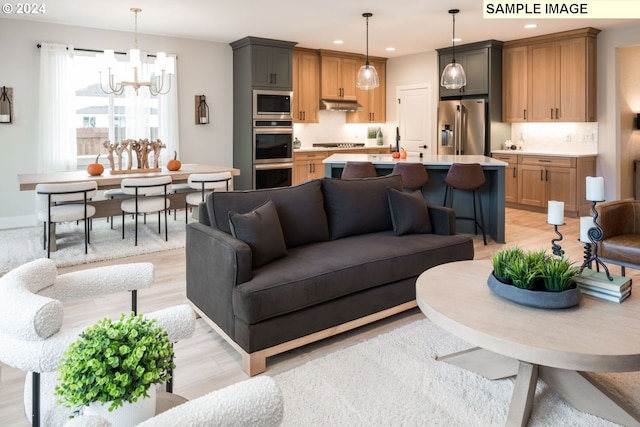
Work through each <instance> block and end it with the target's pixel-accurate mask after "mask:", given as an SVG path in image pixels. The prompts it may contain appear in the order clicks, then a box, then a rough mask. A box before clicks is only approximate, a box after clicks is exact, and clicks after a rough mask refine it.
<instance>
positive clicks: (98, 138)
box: [73, 51, 159, 166]
mask: <svg viewBox="0 0 640 427" xmlns="http://www.w3.org/2000/svg"><path fill="white" fill-rule="evenodd" d="M123 59H124V58H123ZM122 64H123V65H124V62H123V63H122ZM101 65H102V64H101V60H100V59H99V57H97V55H96V54H95V53H90V52H78V51H76V52H75V53H74V57H73V73H74V76H73V82H74V83H73V84H74V88H73V89H74V93H75V96H74V99H73V110H74V111H75V120H74V123H75V129H76V144H77V153H78V165H79V166H82V165H86V164H87V163H90V162H92V161H93V160H95V157H96V156H97V155H98V154H101V153H102V154H104V153H106V151H105V148H104V146H103V144H104V142H105V141H110V142H111V143H115V142H121V141H122V140H124V139H129V138H131V139H140V138H148V139H152V140H153V139H157V138H158V121H159V119H158V111H159V109H158V97H157V96H152V95H151V94H149V92H148V90H146V88H142V89H140V91H139V92H140V93H139V94H137V95H136V93H135V91H134V90H133V89H131V88H126V90H125V91H124V92H123V93H122V94H121V95H113V94H107V93H105V92H104V91H103V90H102V89H101V88H100V74H99V70H100V67H101ZM122 68H123V70H122V71H123V72H125V71H126V70H124V68H125V67H124V66H123V67H122ZM103 84H104V85H105V87H106V85H107V82H106V77H105V76H104V73H103ZM127 125H129V126H128V127H127Z"/></svg>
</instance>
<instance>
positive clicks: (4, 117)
mask: <svg viewBox="0 0 640 427" xmlns="http://www.w3.org/2000/svg"><path fill="white" fill-rule="evenodd" d="M10 119H11V116H9V115H8V114H0V123H9V120H10Z"/></svg>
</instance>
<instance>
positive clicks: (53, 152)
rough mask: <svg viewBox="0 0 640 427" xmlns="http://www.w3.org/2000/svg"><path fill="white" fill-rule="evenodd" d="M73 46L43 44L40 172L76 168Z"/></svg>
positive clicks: (39, 143) (41, 61)
mask: <svg viewBox="0 0 640 427" xmlns="http://www.w3.org/2000/svg"><path fill="white" fill-rule="evenodd" d="M72 61H73V48H72V47H71V46H66V45H61V44H54V43H41V47H40V84H39V120H38V123H39V132H38V172H54V171H62V170H75V169H76V168H77V145H76V131H75V127H74V123H73V118H74V111H73V105H72V104H73V103H72V100H73V97H74V91H73V85H72V79H71V67H72Z"/></svg>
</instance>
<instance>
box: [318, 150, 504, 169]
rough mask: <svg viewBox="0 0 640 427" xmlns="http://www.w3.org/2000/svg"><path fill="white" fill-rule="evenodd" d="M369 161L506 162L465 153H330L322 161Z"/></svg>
mask: <svg viewBox="0 0 640 427" xmlns="http://www.w3.org/2000/svg"><path fill="white" fill-rule="evenodd" d="M346 162H371V163H373V164H374V165H394V164H396V163H399V162H406V163H422V164H423V165H425V166H428V165H451V164H453V163H480V165H481V166H502V167H505V166H507V163H506V162H503V161H502V160H497V159H494V158H492V157H486V156H467V155H462V156H460V155H458V156H456V155H424V156H423V157H422V158H420V157H419V156H409V157H407V158H406V159H394V158H393V157H391V155H390V154H338V153H337V154H332V155H331V156H329V157H327V158H326V159H324V160H323V161H322V163H325V164H326V163H338V164H339V163H346Z"/></svg>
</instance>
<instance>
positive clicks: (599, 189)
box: [586, 176, 604, 202]
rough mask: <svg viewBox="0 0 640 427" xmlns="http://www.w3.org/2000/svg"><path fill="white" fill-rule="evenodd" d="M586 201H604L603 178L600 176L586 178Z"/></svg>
mask: <svg viewBox="0 0 640 427" xmlns="http://www.w3.org/2000/svg"><path fill="white" fill-rule="evenodd" d="M586 199H587V200H589V201H591V202H601V201H603V200H604V178H603V177H601V176H588V177H587V197H586Z"/></svg>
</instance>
